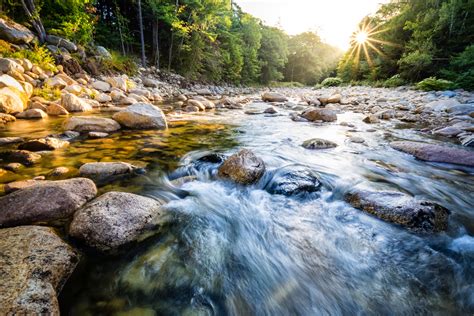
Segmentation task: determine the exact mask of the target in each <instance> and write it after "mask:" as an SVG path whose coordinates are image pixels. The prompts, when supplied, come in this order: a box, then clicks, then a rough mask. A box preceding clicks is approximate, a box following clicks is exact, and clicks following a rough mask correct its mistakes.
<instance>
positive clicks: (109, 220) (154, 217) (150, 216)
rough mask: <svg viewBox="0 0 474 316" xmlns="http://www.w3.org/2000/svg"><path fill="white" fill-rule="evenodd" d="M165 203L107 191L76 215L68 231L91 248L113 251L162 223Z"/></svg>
mask: <svg viewBox="0 0 474 316" xmlns="http://www.w3.org/2000/svg"><path fill="white" fill-rule="evenodd" d="M161 206H162V202H160V201H157V200H154V199H151V198H147V197H143V196H140V195H136V194H131V193H125V192H108V193H105V194H104V195H102V196H100V197H98V198H97V199H95V200H94V201H92V202H90V203H88V204H87V205H85V206H84V207H83V208H82V209H80V210H79V211H77V212H76V213H75V214H74V219H73V220H72V222H71V225H70V228H69V234H70V235H71V236H72V237H74V238H77V239H79V240H81V241H83V242H84V243H85V244H87V245H88V246H90V247H93V248H96V249H98V250H101V251H110V250H113V249H116V248H119V247H120V246H123V245H125V244H128V243H130V242H132V241H134V240H136V239H137V238H138V237H139V236H140V235H141V234H142V233H143V232H145V231H147V230H149V229H152V228H155V227H156V226H157V225H158V224H159V216H160V215H161V211H160V210H161Z"/></svg>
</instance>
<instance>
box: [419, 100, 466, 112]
mask: <svg viewBox="0 0 474 316" xmlns="http://www.w3.org/2000/svg"><path fill="white" fill-rule="evenodd" d="M459 105H460V103H459V102H458V101H457V100H455V99H448V100H438V101H433V102H430V103H428V104H426V105H425V106H424V107H423V111H434V112H441V111H447V110H449V109H451V108H453V107H457V106H459Z"/></svg>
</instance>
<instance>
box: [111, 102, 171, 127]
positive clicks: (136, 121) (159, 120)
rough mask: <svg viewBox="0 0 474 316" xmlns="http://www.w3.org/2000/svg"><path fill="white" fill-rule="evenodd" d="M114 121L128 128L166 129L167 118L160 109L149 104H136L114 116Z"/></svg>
mask: <svg viewBox="0 0 474 316" xmlns="http://www.w3.org/2000/svg"><path fill="white" fill-rule="evenodd" d="M113 119H114V120H116V121H117V122H119V123H120V124H121V125H123V126H125V127H128V128H138V129H166V128H167V127H168V125H167V123H166V117H165V114H164V113H163V111H161V109H160V108H158V107H156V106H154V105H152V104H148V103H136V104H133V105H130V106H128V107H127V108H126V109H125V110H124V111H120V112H117V113H115V114H114V116H113Z"/></svg>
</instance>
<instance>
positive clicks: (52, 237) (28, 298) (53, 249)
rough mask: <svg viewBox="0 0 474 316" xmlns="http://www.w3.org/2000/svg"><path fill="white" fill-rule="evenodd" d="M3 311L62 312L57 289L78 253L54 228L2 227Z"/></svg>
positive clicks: (0, 309) (0, 306)
mask: <svg viewBox="0 0 474 316" xmlns="http://www.w3.org/2000/svg"><path fill="white" fill-rule="evenodd" d="M0 254H1V256H0V275H1V276H2V282H0V302H1V304H0V314H2V315H59V303H58V299H57V295H58V293H59V292H60V291H61V289H62V287H63V285H64V283H65V282H66V280H67V279H68V278H69V276H70V275H71V274H72V272H73V271H74V268H75V267H76V265H77V263H78V261H79V257H78V254H77V253H76V252H75V251H74V250H73V249H72V247H71V246H69V245H68V244H66V243H65V242H64V241H62V240H61V238H59V237H58V235H57V234H56V233H55V232H54V230H53V229H52V228H49V227H40V226H21V227H14V228H6V229H1V230H0Z"/></svg>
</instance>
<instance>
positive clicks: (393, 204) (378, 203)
mask: <svg viewBox="0 0 474 316" xmlns="http://www.w3.org/2000/svg"><path fill="white" fill-rule="evenodd" d="M345 200H346V201H347V202H349V203H350V204H351V205H352V206H353V207H355V208H357V209H360V210H363V211H364V212H367V213H369V214H372V215H375V216H376V217H378V218H380V219H382V220H384V221H387V222H391V223H396V224H399V225H402V226H404V227H407V228H409V229H411V230H413V231H416V232H423V233H433V232H440V231H444V230H446V229H447V226H448V216H449V211H448V210H447V209H445V208H444V207H442V206H440V205H438V204H435V203H432V202H429V201H424V200H420V199H417V198H413V197H412V196H410V195H407V194H405V193H401V192H396V191H380V192H372V191H353V192H350V193H348V194H346V195H345Z"/></svg>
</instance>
